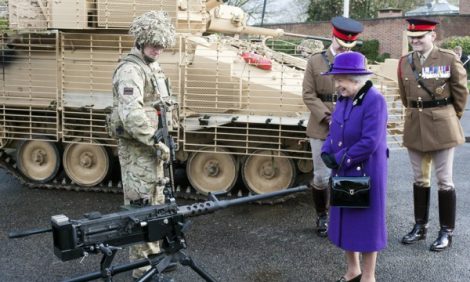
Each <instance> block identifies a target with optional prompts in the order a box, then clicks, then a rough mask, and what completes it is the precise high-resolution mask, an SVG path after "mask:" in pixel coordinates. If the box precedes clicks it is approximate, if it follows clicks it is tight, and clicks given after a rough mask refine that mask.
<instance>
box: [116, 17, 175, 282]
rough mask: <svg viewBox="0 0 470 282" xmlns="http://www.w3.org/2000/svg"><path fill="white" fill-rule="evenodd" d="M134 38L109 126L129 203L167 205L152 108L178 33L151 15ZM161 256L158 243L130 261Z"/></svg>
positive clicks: (134, 28) (135, 249)
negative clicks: (162, 61) (162, 59)
mask: <svg viewBox="0 0 470 282" xmlns="http://www.w3.org/2000/svg"><path fill="white" fill-rule="evenodd" d="M129 33H130V34H132V35H134V37H135V46H134V47H133V48H132V50H131V51H130V53H129V54H128V55H127V56H125V57H124V58H123V59H122V60H121V62H120V63H119V65H118V66H117V68H116V70H115V72H114V75H113V96H114V100H113V104H114V108H113V113H112V115H111V121H110V124H111V125H110V131H112V132H111V133H112V134H114V135H115V136H116V137H117V138H118V152H119V162H120V165H121V173H122V182H123V191H124V203H125V204H132V205H135V206H144V205H153V204H163V203H164V201H165V198H164V195H163V188H164V184H165V182H164V181H165V180H164V173H163V162H164V161H166V160H167V159H168V155H169V149H168V147H167V146H166V145H165V144H163V143H162V142H160V140H159V139H158V138H156V136H160V134H158V133H159V130H161V129H158V116H157V113H156V111H155V109H154V108H153V107H152V103H154V102H155V101H157V100H159V99H162V97H161V96H162V95H161V94H162V93H163V92H164V91H166V89H160V88H159V85H161V83H160V84H159V83H158V82H159V81H161V80H162V79H164V78H165V76H164V74H163V72H162V70H161V68H160V66H159V64H158V62H156V59H157V58H158V56H159V55H160V54H161V53H162V52H163V49H164V48H167V47H169V46H172V45H174V43H175V29H174V27H173V25H172V24H171V22H170V19H169V17H168V15H167V14H166V13H164V12H155V11H150V12H147V13H145V14H143V15H142V16H140V17H137V18H135V19H134V21H133V22H132V24H131V27H130V30H129ZM160 87H161V86H160ZM159 252H160V248H159V244H158V243H146V244H141V245H133V246H131V247H130V259H131V260H135V259H139V258H142V257H147V256H148V255H150V254H156V253H159ZM174 265H175V264H174ZM148 268H149V267H147V268H145V267H144V268H140V269H137V270H134V271H133V273H132V275H133V277H134V278H139V277H141V276H142V275H143V274H144V272H145V271H146V270H147V269H148Z"/></svg>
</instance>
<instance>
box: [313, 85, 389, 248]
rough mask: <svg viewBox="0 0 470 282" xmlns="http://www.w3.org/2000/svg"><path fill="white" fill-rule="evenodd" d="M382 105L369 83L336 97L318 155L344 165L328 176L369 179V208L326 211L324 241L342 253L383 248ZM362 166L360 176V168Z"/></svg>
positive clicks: (384, 172)
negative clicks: (327, 155) (352, 93)
mask: <svg viewBox="0 0 470 282" xmlns="http://www.w3.org/2000/svg"><path fill="white" fill-rule="evenodd" d="M386 130H387V105H386V102H385V99H384V97H383V96H382V95H381V94H380V92H379V91H378V90H377V89H376V88H374V87H373V86H372V83H371V82H370V81H368V82H367V83H366V85H365V86H364V87H363V88H362V89H361V90H360V91H359V92H358V94H357V95H356V96H355V97H354V99H353V98H346V97H341V98H340V99H339V100H338V102H337V104H336V109H335V111H334V113H333V115H332V120H331V125H330V132H329V135H328V137H327V139H326V141H325V143H324V145H323V148H322V152H325V153H331V154H334V156H335V158H336V162H337V163H338V164H339V163H340V162H341V160H342V159H343V157H344V159H343V163H342V165H341V167H340V168H339V170H335V169H333V170H332V175H336V174H338V175H339V176H361V175H363V173H364V172H365V174H366V175H368V176H370V179H371V189H370V207H369V208H337V207H330V221H329V225H328V237H329V239H330V240H331V242H332V243H333V244H335V245H336V246H338V247H339V248H341V249H343V250H346V251H353V252H374V251H379V250H382V249H384V248H385V247H386V246H387V228H386V221H385V209H386V190H387V158H388V149H387V140H386V134H387V133H386ZM361 163H362V164H363V169H364V172H363V171H362V169H361Z"/></svg>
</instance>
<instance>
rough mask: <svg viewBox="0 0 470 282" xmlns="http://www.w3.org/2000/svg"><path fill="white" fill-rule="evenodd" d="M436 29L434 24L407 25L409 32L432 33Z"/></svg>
mask: <svg viewBox="0 0 470 282" xmlns="http://www.w3.org/2000/svg"><path fill="white" fill-rule="evenodd" d="M435 28H436V25H435V24H409V25H408V30H409V31H432V30H434V29H435Z"/></svg>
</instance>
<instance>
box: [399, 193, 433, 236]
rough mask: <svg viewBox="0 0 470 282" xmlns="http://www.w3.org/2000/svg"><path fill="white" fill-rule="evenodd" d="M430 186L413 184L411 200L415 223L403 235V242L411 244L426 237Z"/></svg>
mask: <svg viewBox="0 0 470 282" xmlns="http://www.w3.org/2000/svg"><path fill="white" fill-rule="evenodd" d="M430 190H431V188H430V187H423V186H419V185H416V184H414V185H413V202H414V211H415V225H414V226H413V230H411V231H410V233H408V234H406V235H405V236H403V238H402V240H401V242H402V243H403V244H413V243H416V242H418V241H419V240H424V239H426V232H427V231H428V220H429V201H430V199H431V198H430V197H431V193H430Z"/></svg>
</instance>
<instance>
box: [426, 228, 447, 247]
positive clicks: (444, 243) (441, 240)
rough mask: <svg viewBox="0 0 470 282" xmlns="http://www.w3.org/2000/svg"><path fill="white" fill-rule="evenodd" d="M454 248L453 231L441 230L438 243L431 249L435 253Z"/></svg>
mask: <svg viewBox="0 0 470 282" xmlns="http://www.w3.org/2000/svg"><path fill="white" fill-rule="evenodd" d="M451 246H452V231H450V230H442V229H441V230H440V231H439V236H438V237H437V239H436V241H434V243H432V245H431V247H430V248H429V249H430V250H431V251H433V252H440V251H443V250H445V249H447V248H450V247H451Z"/></svg>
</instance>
